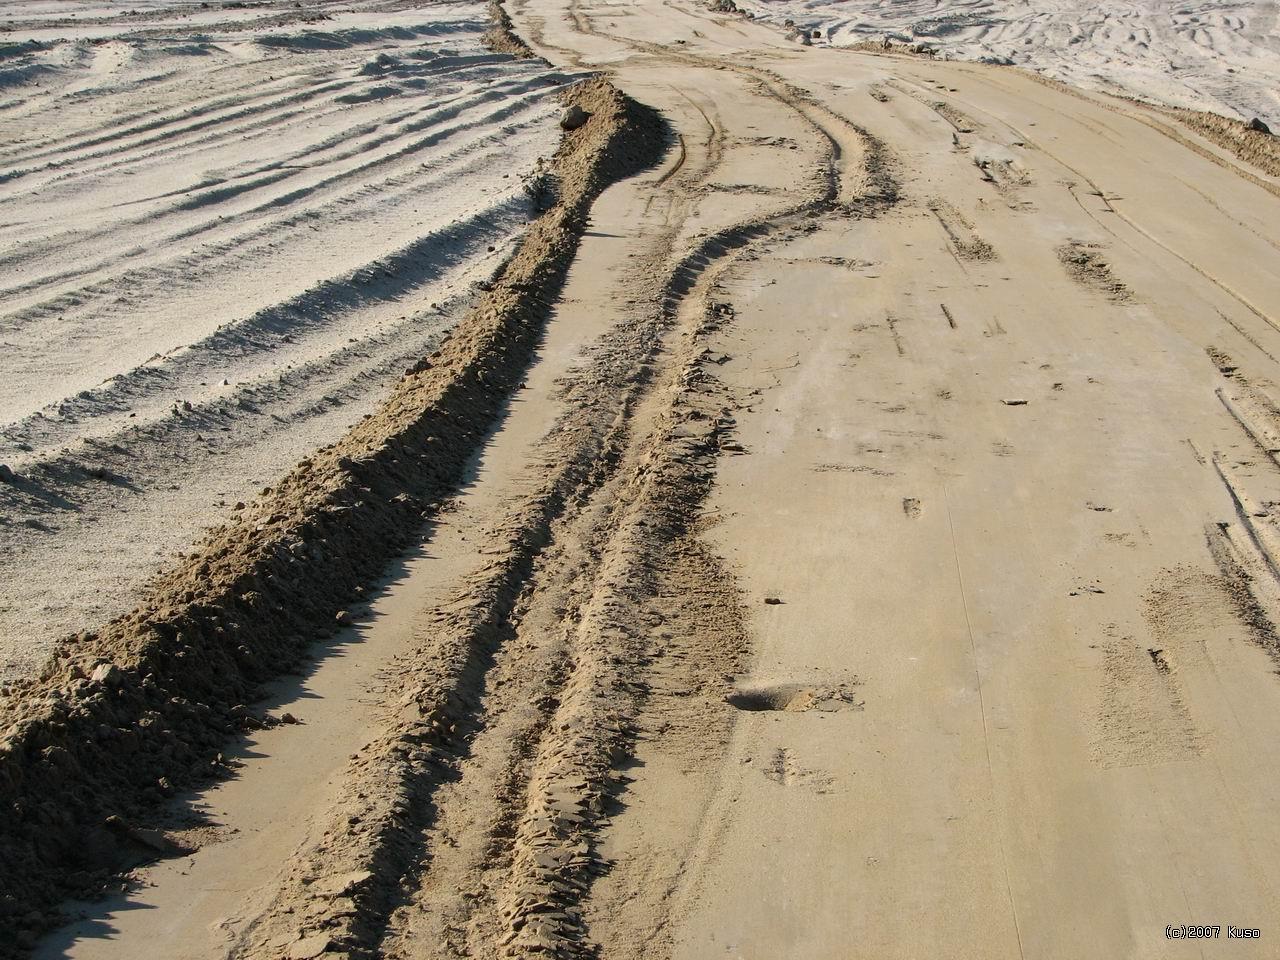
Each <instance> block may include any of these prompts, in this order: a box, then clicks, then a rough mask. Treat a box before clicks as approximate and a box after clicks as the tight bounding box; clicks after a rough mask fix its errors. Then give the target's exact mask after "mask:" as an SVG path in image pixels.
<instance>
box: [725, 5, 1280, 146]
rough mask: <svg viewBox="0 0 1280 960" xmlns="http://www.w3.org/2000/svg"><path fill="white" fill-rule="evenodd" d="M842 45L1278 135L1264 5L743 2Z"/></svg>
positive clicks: (1278, 81)
mask: <svg viewBox="0 0 1280 960" xmlns="http://www.w3.org/2000/svg"><path fill="white" fill-rule="evenodd" d="M739 6H741V7H743V9H747V10H750V11H752V12H753V13H754V14H756V15H757V16H758V17H761V18H762V19H765V20H768V21H773V22H777V23H782V22H785V21H786V20H794V21H795V23H796V25H797V26H800V27H807V28H808V29H810V30H818V31H819V32H820V33H821V37H820V42H830V43H832V44H835V45H838V46H844V45H849V44H854V43H860V42H862V41H866V40H878V39H882V38H885V37H888V38H890V39H893V40H895V41H905V42H911V43H926V44H928V45H930V46H932V47H935V48H937V49H938V50H939V51H940V52H941V53H942V55H944V56H949V57H956V58H959V59H967V60H987V61H994V62H998V63H1014V64H1017V65H1018V66H1021V67H1026V68H1028V69H1031V70H1035V71H1037V72H1039V73H1042V74H1044V75H1045V76H1049V77H1053V78H1055V79H1059V80H1064V81H1067V82H1069V83H1073V84H1076V85H1078V86H1084V87H1092V88H1096V89H1104V90H1110V91H1112V92H1118V93H1126V94H1129V95H1137V96H1140V97H1144V98H1148V99H1151V100H1156V101H1159V102H1162V103H1167V104H1170V105H1173V106H1185V107H1194V108H1196V109H1200V110H1212V111H1214V112H1217V113H1224V114H1226V115H1227V116H1239V117H1241V118H1242V119H1245V120H1248V119H1250V118H1252V117H1261V118H1263V119H1264V120H1267V121H1268V122H1271V123H1272V124H1273V125H1275V126H1280V123H1277V122H1276V121H1280V32H1277V30H1276V14H1277V4H1276V3H1275V2H1269V0H1263V2H1259V0H1227V2H1216V0H1186V2H1158V0H1138V2H1126V3H1103V4H1097V3H1087V2H1084V0H1048V2H1040V3H1027V2H1025V0H1024V2H1015V0H959V2H955V3H952V2H941V0H744V2H743V3H742V4H739Z"/></svg>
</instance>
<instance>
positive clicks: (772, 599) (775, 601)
mask: <svg viewBox="0 0 1280 960" xmlns="http://www.w3.org/2000/svg"><path fill="white" fill-rule="evenodd" d="M764 602H765V603H767V604H769V606H771V607H776V606H777V605H778V604H780V603H782V601H781V600H780V599H779V598H778V597H765V598H764Z"/></svg>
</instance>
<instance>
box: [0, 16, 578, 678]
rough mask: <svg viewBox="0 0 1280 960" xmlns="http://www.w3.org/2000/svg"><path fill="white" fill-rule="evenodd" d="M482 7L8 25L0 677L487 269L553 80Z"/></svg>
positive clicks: (450, 312)
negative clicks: (503, 39)
mask: <svg viewBox="0 0 1280 960" xmlns="http://www.w3.org/2000/svg"><path fill="white" fill-rule="evenodd" d="M487 27H488V20H487V17H486V14H485V10H484V7H483V5H482V4H480V3H476V2H465V3H438V4H426V5H422V4H414V5H406V4H387V3H376V2H356V3H343V4H320V5H317V4H309V5H308V7H307V9H306V10H305V11H301V10H299V9H296V8H295V5H294V4H292V3H267V4H252V5H248V6H236V5H227V6H224V5H222V4H215V5H212V6H210V5H207V4H206V5H201V4H199V3H186V4H174V3H164V4H160V3H154V2H146V0H140V2H136V3H128V4H124V5H121V4H109V3H52V2H47V0H45V2H32V3H6V4H4V5H3V9H0V28H2V29H3V32H0V463H3V464H5V465H7V467H8V468H9V469H10V470H11V471H13V473H14V474H16V476H17V480H16V481H15V482H12V483H4V484H0V539H3V541H4V544H5V546H4V549H3V551H0V583H3V585H4V586H3V593H2V594H0V635H3V636H5V637H6V643H5V645H4V648H3V650H0V676H3V675H4V674H6V673H11V672H13V671H16V670H19V669H23V668H29V667H30V665H31V664H33V663H34V662H36V661H38V660H39V659H41V658H42V657H43V656H44V655H45V654H46V652H47V649H48V644H49V643H51V642H52V641H54V640H55V639H57V638H59V637H61V636H63V635H65V634H67V633H69V632H73V631H76V630H80V629H84V628H87V627H89V626H91V625H93V624H94V623H96V622H99V621H101V620H102V619H104V618H105V617H108V616H111V615H114V614H116V613H119V612H121V611H123V610H124V609H126V608H127V607H128V606H129V605H130V603H131V601H132V598H133V593H132V591H133V590H134V588H135V587H136V586H137V584H138V583H139V582H140V580H142V579H143V578H145V577H146V576H147V575H148V574H150V573H151V572H152V571H153V570H155V569H157V567H158V566H160V565H161V564H162V563H163V562H164V561H166V560H167V559H170V558H172V556H173V555H174V553H175V551H177V550H179V549H180V548H183V547H185V546H186V545H187V544H188V543H189V542H191V541H192V540H193V539H194V537H195V535H196V534H197V533H198V531H199V530H200V529H201V528H202V527H203V526H206V525H208V524H210V523H213V522H215V521H219V520H222V519H225V518H226V517H227V516H228V515H229V514H230V513H231V511H232V509H233V507H234V505H235V504H236V503H237V502H238V501H241V500H250V499H252V495H253V494H255V493H256V492H257V491H258V490H259V489H261V488H262V487H263V486H264V485H266V484H270V483H271V482H272V481H273V479H274V478H275V477H276V476H277V475H278V474H279V473H281V472H282V471H283V470H284V469H285V468H286V467H287V466H289V465H291V464H293V463H294V462H296V461H297V460H298V459H299V458H301V457H302V456H304V455H306V454H307V453H308V452H310V451H311V450H313V449H314V448H316V447H318V446H321V445H323V444H325V443H328V442H330V441H331V440H333V439H335V438H336V437H337V436H338V435H340V434H341V433H342V432H343V431H344V430H345V429H346V428H347V426H348V425H350V424H351V423H352V422H353V421H355V420H357V419H359V418H360V417H361V416H362V415H364V414H365V413H367V412H368V411H369V410H371V409H372V408H373V407H374V406H375V405H376V404H377V403H378V401H380V400H381V399H382V397H383V396H384V395H385V392H386V389H387V387H388V385H389V384H390V383H391V382H392V381H393V380H394V379H396V378H397V377H398V376H399V375H400V374H401V373H402V372H403V370H404V368H405V366H406V365H407V363H409V362H411V361H412V360H416V359H417V358H419V357H421V356H423V355H424V354H425V353H427V352H430V349H431V347H430V345H431V344H432V343H433V342H434V341H435V340H437V339H438V338H439V337H440V336H441V335H442V333H444V332H445V331H446V330H447V329H448V328H449V327H450V325H451V324H452V322H453V320H454V318H455V317H456V316H457V314H458V312H459V311H460V310H461V309H462V307H464V306H465V304H466V303H467V302H468V300H469V297H470V293H471V290H472V287H473V284H475V283H476V282H480V281H483V280H484V279H485V278H486V277H488V276H489V275H490V274H491V273H492V271H493V270H494V269H495V268H496V267H497V266H498V264H499V263H500V262H501V261H502V259H503V258H504V256H506V255H507V254H508V253H509V251H510V249H511V245H512V241H513V239H514V238H515V237H516V236H517V234H518V233H519V231H520V230H521V228H522V225H523V224H524V223H525V221H526V220H527V218H528V216H529V213H530V209H531V203H532V199H531V192H530V186H531V182H532V178H533V176H534V172H535V168H536V167H537V165H538V162H539V158H540V157H547V156H549V155H550V153H551V152H552V151H553V150H554V149H555V145H556V142H557V138H558V134H559V130H558V128H557V127H556V123H555V118H556V106H555V103H554V99H553V97H552V94H553V93H554V90H555V89H556V87H557V86H558V85H559V84H560V83H561V82H562V80H563V78H562V77H561V76H560V75H558V74H555V73H554V72H552V71H550V70H548V69H547V67H546V66H545V65H544V64H540V63H537V62H534V61H516V60H513V59H512V58H511V57H508V56H505V55H498V54H494V53H491V52H489V51H488V50H487V49H485V48H484V47H483V46H482V44H481V35H482V33H483V31H484V30H485V29H486V28H487Z"/></svg>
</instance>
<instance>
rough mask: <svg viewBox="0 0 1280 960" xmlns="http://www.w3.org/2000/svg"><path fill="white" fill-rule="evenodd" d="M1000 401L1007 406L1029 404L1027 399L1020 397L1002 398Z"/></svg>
mask: <svg viewBox="0 0 1280 960" xmlns="http://www.w3.org/2000/svg"><path fill="white" fill-rule="evenodd" d="M1000 402H1001V403H1003V404H1004V405H1005V406H1006V407H1024V406H1026V404H1027V401H1025V400H1023V399H1022V398H1020V397H1010V398H1008V399H1005V400H1001V401H1000Z"/></svg>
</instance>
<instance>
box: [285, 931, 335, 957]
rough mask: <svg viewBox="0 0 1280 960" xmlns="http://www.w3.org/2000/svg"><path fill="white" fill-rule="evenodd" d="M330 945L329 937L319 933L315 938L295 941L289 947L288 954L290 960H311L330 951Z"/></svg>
mask: <svg viewBox="0 0 1280 960" xmlns="http://www.w3.org/2000/svg"><path fill="white" fill-rule="evenodd" d="M329 943H330V941H329V937H328V936H327V935H325V934H323V933H317V934H315V935H314V936H310V937H303V938H302V939H301V940H295V941H294V942H293V943H291V944H290V945H289V949H288V951H287V952H288V955H289V957H290V960H311V958H312V957H318V956H320V954H322V953H325V952H326V951H327V950H328V949H329Z"/></svg>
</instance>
